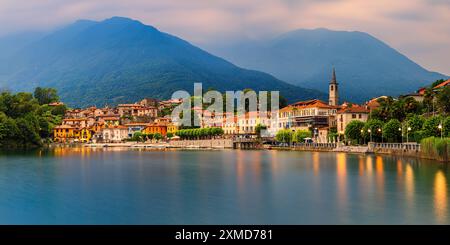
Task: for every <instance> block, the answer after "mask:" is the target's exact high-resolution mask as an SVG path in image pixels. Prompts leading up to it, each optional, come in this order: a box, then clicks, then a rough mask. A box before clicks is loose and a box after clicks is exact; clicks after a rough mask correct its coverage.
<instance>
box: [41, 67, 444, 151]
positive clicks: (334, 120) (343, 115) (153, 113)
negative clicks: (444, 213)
mask: <svg viewBox="0 0 450 245" xmlns="http://www.w3.org/2000/svg"><path fill="white" fill-rule="evenodd" d="M449 85H450V80H446V81H444V80H440V81H437V82H435V83H434V84H433V85H432V86H431V87H429V88H420V89H419V90H418V91H417V92H415V93H411V94H407V95H403V96H400V97H399V98H398V99H393V98H392V97H388V96H381V97H378V98H373V99H371V100H369V101H367V102H366V103H364V104H361V105H358V104H354V103H350V102H343V103H340V101H339V83H338V81H337V78H336V73H335V71H334V69H333V72H332V77H331V80H330V82H329V100H328V102H324V101H321V100H319V99H312V100H307V101H299V102H296V103H293V104H289V105H287V106H285V107H283V108H281V109H280V110H279V111H278V112H277V113H270V112H269V113H267V115H264V116H262V113H258V112H257V111H256V112H255V111H249V112H246V113H245V114H242V115H240V116H238V115H236V113H235V114H230V113H214V112H213V113H212V112H210V111H208V110H206V109H204V108H199V107H194V108H193V109H192V111H193V114H195V115H196V116H197V117H199V119H200V122H201V126H200V127H184V126H183V125H180V124H179V123H178V122H176V121H175V120H172V118H171V112H172V110H173V109H174V108H175V107H176V106H178V105H180V104H181V103H182V102H183V100H182V99H171V100H166V101H158V100H156V99H152V98H146V99H143V100H141V101H138V102H135V103H133V104H118V105H117V106H116V107H108V106H107V107H104V108H97V107H95V106H93V107H88V108H84V109H68V110H66V112H65V114H64V118H63V119H62V123H61V124H60V125H58V126H56V127H54V129H53V142H55V143H58V144H86V145H89V146H135V147H136V146H141V147H156V148H158V147H174V148H176V147H188V148H199V147H208V146H209V147H211V148H214V147H216V148H264V147H262V146H265V148H270V147H280V146H281V147H282V146H295V145H297V146H298V145H302V144H303V145H311V146H314V147H315V148H320V149H327V148H330V147H331V148H332V150H336V147H338V146H341V150H342V149H347V151H354V150H355V148H351V149H350V150H348V148H342V147H343V146H345V145H360V146H363V145H367V146H369V142H371V143H372V146H373V145H374V143H391V146H390V147H393V148H399V150H401V151H403V148H404V147H405V146H403V145H404V144H405V143H408V144H411V145H414V144H415V145H419V143H420V141H421V140H422V139H423V138H426V137H432V136H436V137H439V136H441V137H442V136H445V137H447V135H448V134H449V133H450V120H449V119H448V117H447V118H445V117H443V116H444V115H446V114H447V111H445V110H448V105H447V107H446V105H444V106H441V108H440V109H438V108H437V105H436V104H437V103H438V99H439V96H440V93H443V92H442V91H444V90H449V88H450V86H449ZM436 95H437V96H436ZM400 102H401V105H396V104H395V103H399V104H400ZM430 103H431V105H432V108H430V106H429V104H430ZM61 105H63V103H62V102H54V103H50V104H49V106H61ZM398 106H400V107H403V108H394V107H398ZM426 107H427V108H426ZM395 110H398V111H395ZM211 113H212V114H211ZM230 117H231V120H230ZM207 118H208V120H207ZM383 119H384V120H383ZM426 120H431V121H432V122H431V123H433V125H428V124H430V123H429V122H428V121H427V122H426ZM383 121H384V122H383ZM434 124H436V125H434ZM429 127H434V128H432V129H431V131H432V132H431V133H430V132H427V131H426V130H428V131H430V129H429ZM447 130H448V131H447ZM180 141H181V142H187V141H189V143H184V144H183V143H180ZM133 142H134V143H133ZM205 142H209V143H206V144H205ZM217 142H219V143H217ZM249 142H251V144H250V143H249ZM236 143H237V144H236ZM245 143H247V144H245ZM264 143H266V144H267V145H263V144H264ZM393 143H397V144H401V145H395V146H393V145H392V144H393ZM318 146H323V147H318ZM356 149H359V148H356ZM414 150H415V151H417V149H416V148H414ZM356 151H361V152H364V151H367V148H365V149H363V150H356Z"/></svg>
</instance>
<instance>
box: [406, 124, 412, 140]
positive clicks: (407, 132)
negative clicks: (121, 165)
mask: <svg viewBox="0 0 450 245" xmlns="http://www.w3.org/2000/svg"><path fill="white" fill-rule="evenodd" d="M409 131H411V127H408V131H406V143H409V138H408V135H409Z"/></svg>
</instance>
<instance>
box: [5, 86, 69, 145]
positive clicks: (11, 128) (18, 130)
mask: <svg viewBox="0 0 450 245" xmlns="http://www.w3.org/2000/svg"><path fill="white" fill-rule="evenodd" d="M57 101H59V97H58V95H57V93H56V90H54V89H51V88H36V89H35V91H34V94H32V93H16V94H13V93H11V92H7V91H5V92H2V93H1V94H0V147H2V148H4V147H35V146H40V145H42V144H43V143H45V142H46V141H49V140H50V137H51V135H52V131H53V128H54V127H55V126H56V125H59V124H60V123H61V121H62V117H63V115H64V113H65V111H66V107H65V106H64V105H59V106H49V105H48V104H49V103H52V102H57Z"/></svg>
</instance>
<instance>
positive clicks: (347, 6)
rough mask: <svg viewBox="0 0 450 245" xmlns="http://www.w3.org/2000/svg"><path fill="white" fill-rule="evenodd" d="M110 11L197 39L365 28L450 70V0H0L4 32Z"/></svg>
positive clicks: (430, 65)
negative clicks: (308, 30)
mask: <svg viewBox="0 0 450 245" xmlns="http://www.w3.org/2000/svg"><path fill="white" fill-rule="evenodd" d="M112 16H124V17H129V18H133V19H137V20H139V21H141V22H143V23H144V24H148V25H152V26H155V27H156V28H158V29H160V30H161V31H164V32H168V33H171V34H173V35H176V36H179V37H181V38H184V39H186V40H188V41H190V42H192V43H194V44H197V45H199V46H202V45H203V46H211V45H214V44H223V43H227V42H236V41H239V40H242V39H262V38H268V37H275V36H277V35H279V34H282V33H284V32H288V31H292V30H296V29H301V28H307V29H314V28H328V29H333V30H348V31H363V32H367V33H369V34H371V35H373V36H375V37H377V38H379V39H381V40H383V41H384V42H386V43H387V44H389V45H390V46H392V47H393V48H395V49H397V50H398V51H400V52H401V53H403V54H405V55H406V56H408V57H409V58H411V59H412V60H414V61H415V62H417V63H419V64H420V65H422V66H423V67H425V68H426V69H429V70H433V71H438V72H441V73H444V74H447V75H450V0H376V1H368V0H126V1H125V0H26V1H18V0H0V36H5V35H8V34H11V33H19V32H23V31H29V30H38V31H49V30H52V29H54V28H58V27H61V26H64V25H67V24H70V23H72V22H74V21H76V20H78V19H91V20H103V19H106V18H110V17H112Z"/></svg>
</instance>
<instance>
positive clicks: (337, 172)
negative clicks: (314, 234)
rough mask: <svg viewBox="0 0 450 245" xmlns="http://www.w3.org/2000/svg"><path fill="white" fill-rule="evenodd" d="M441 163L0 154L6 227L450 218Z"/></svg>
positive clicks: (131, 153) (81, 151)
mask: <svg viewBox="0 0 450 245" xmlns="http://www.w3.org/2000/svg"><path fill="white" fill-rule="evenodd" d="M449 175H450V173H449V170H448V168H447V167H446V165H442V164H439V163H436V162H433V161H427V160H419V159H412V158H398V157H389V156H374V155H355V154H345V153H326V152H296V151H242V150H216V151H180V150H158V151H156V150H130V149H125V148H109V149H102V148H56V149H54V150H51V151H38V152H34V153H26V154H25V153H0V223H4V224H178V223H181V224H253V223H255V224H450V216H449V207H448V202H449V198H450V197H449V188H448V181H447V179H448V177H449Z"/></svg>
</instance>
